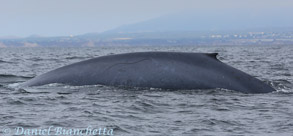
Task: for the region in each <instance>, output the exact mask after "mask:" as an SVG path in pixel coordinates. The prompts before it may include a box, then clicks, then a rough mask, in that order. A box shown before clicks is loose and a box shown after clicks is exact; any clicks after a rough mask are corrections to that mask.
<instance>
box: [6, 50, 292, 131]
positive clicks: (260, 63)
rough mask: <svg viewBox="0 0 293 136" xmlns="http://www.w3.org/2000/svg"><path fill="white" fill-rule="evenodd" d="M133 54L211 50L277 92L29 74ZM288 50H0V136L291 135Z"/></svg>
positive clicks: (290, 67)
mask: <svg viewBox="0 0 293 136" xmlns="http://www.w3.org/2000/svg"><path fill="white" fill-rule="evenodd" d="M137 51H181V52H218V53H219V56H218V58H219V59H220V60H221V61H223V62H225V63H227V64H229V65H231V66H233V67H235V68H238V69H240V70H242V71H244V72H247V73H249V74H251V75H253V76H255V77H257V78H259V79H261V80H262V81H264V82H266V83H268V84H270V85H271V86H273V87H274V88H275V89H276V90H278V91H277V92H274V93H268V94H242V93H238V92H234V91H231V90H224V89H213V90H178V91H167V90H160V89H135V88H115V87H107V86H101V85H95V86H79V87H76V86H67V85H61V84H51V85H45V86H40V87H29V88H19V87H17V85H18V84H19V83H21V82H24V81H26V80H28V79H30V78H32V77H34V76H36V75H39V74H42V73H44V72H47V71H50V70H53V69H55V68H58V67H61V66H64V65H67V64H71V63H74V62H78V61H82V60H86V59H90V58H94V57H97V56H102V55H108V54H117V53H125V52H137ZM292 72H293V46H261V47H251V46H250V47H242V46H241V47H238V46H237V47H232V46H225V47H119V48H118V47H109V48H101V47H100V48H0V135H1V136H2V135H4V133H7V132H8V130H7V129H10V134H8V135H12V134H13V132H14V131H15V130H13V129H14V128H16V127H23V128H24V129H33V128H39V129H46V128H49V127H50V126H54V127H55V128H56V127H63V128H67V129H75V128H80V129H83V130H85V129H86V128H87V127H88V126H92V128H107V129H108V130H111V129H113V134H114V135H119V136H120V135H293V99H292V98H293V73H292Z"/></svg>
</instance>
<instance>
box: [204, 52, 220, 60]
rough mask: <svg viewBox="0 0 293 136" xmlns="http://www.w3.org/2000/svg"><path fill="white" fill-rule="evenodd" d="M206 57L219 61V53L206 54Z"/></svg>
mask: <svg viewBox="0 0 293 136" xmlns="http://www.w3.org/2000/svg"><path fill="white" fill-rule="evenodd" d="M206 55H207V56H209V57H211V58H213V59H216V60H218V59H217V55H218V53H206Z"/></svg>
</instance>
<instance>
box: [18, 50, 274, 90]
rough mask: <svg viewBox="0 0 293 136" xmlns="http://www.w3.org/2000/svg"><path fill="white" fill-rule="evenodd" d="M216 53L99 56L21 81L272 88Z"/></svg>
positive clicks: (42, 83) (36, 83) (243, 88)
mask: <svg viewBox="0 0 293 136" xmlns="http://www.w3.org/2000/svg"><path fill="white" fill-rule="evenodd" d="M216 56H217V53H183V52H136V53H126V54H116V55H108V56H101V57H97V58H93V59H90V60H86V61H81V62H78V63H74V64H71V65H67V66H64V67H61V68H58V69H55V70H53V71H50V72H47V73H45V74H42V75H40V76H36V77H35V78H33V79H31V80H28V81H27V82H24V83H23V84H22V86H40V85H45V84H50V83H61V84H68V85H76V86H81V85H96V84H101V85H108V86H125V87H147V88H148V87H151V88H162V89H214V88H223V89H229V90H235V91H239V92H243V93H268V92H273V91H275V89H273V88H272V87H270V86H269V85H267V84H265V83H264V82H262V81H260V80H258V79H256V78H254V77H252V76H250V75H248V74H246V73H244V72H242V71H240V70H237V69H235V68H233V67H231V66H229V65H226V64H225V63H223V62H221V61H219V60H218V59H217V57H216Z"/></svg>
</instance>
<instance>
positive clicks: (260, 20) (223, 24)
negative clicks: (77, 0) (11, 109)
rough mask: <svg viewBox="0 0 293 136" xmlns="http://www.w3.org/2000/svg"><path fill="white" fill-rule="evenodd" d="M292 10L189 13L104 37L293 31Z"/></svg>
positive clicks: (174, 15)
mask: <svg viewBox="0 0 293 136" xmlns="http://www.w3.org/2000/svg"><path fill="white" fill-rule="evenodd" d="M292 13H293V9H278V10H277V9H275V10H261V11H255V10H254V11H253V10H252V11H244V10H237V9H236V10H233V11H231V10H212V11H203V10H198V11H190V12H181V13H176V14H171V15H165V16H161V17H159V18H155V19H151V20H147V21H144V22H139V23H136V24H130V25H124V26H121V27H118V28H116V29H113V30H109V31H106V32H105V34H106V33H145V32H170V31H230V30H245V29H255V28H258V29H259V28H272V27H274V28H276V27H283V28H284V27H293V14H292Z"/></svg>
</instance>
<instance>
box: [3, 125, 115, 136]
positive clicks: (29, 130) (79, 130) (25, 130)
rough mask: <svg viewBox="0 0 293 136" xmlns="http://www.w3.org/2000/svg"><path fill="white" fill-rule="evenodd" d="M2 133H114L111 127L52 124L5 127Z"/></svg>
mask: <svg viewBox="0 0 293 136" xmlns="http://www.w3.org/2000/svg"><path fill="white" fill-rule="evenodd" d="M2 134H4V135H6V136H8V135H21V136H40V135H41V136H51V135H53V136H92V135H95V136H96V135H98V136H112V135H114V131H113V129H109V128H93V127H92V126H88V127H87V128H65V127H55V126H50V127H48V128H23V127H15V128H12V129H10V128H4V129H2Z"/></svg>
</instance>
